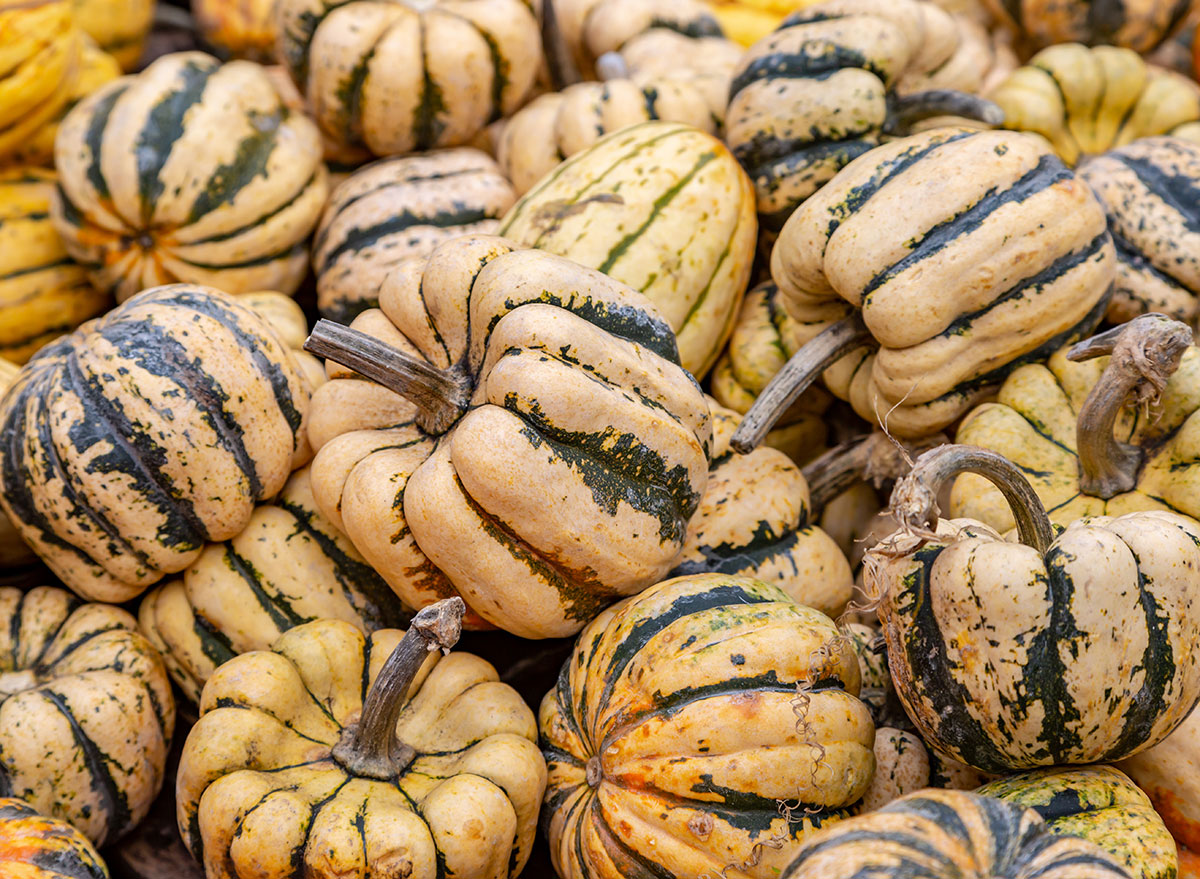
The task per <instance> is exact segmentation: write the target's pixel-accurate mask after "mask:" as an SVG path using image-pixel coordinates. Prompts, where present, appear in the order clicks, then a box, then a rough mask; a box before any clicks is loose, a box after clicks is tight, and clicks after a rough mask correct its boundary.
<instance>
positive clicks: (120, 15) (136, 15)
mask: <svg viewBox="0 0 1200 879" xmlns="http://www.w3.org/2000/svg"><path fill="white" fill-rule="evenodd" d="M71 5H72V7H73V10H72V13H71V14H72V18H73V19H74V21H75V24H76V26H78V27H80V28H82V29H83V30H84V31H85V32H86V33H87V34H88V35H89V36H90V37H91V38H92V39H94V40H95V41H96V42H97V43H98V44H99V46H100V48H101V49H103V50H104V51H105V52H107V53H108V54H109V55H112V56H113V57H114V58H115V59H116V60H117V63H118V64H120V65H121V69H122V70H133V69H134V68H135V67H136V66H137V63H138V60H139V59H140V58H141V57H142V47H143V44H144V43H145V41H146V35H147V34H148V33H149V32H150V26H151V24H152V23H153V21H154V0H71Z"/></svg>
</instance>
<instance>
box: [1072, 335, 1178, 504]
mask: <svg viewBox="0 0 1200 879" xmlns="http://www.w3.org/2000/svg"><path fill="white" fill-rule="evenodd" d="M1191 344H1192V331H1191V329H1190V328H1189V327H1188V325H1187V324H1184V323H1181V322H1179V321H1177V320H1172V319H1171V318H1169V317H1167V316H1166V315H1165V314H1158V313H1157V312H1151V313H1149V314H1143V315H1139V316H1138V317H1136V318H1134V319H1133V320H1131V321H1129V322H1128V323H1126V324H1122V325H1121V326H1119V327H1116V328H1114V329H1111V330H1108V331H1107V332H1103V333H1100V334H1098V335H1095V336H1092V338H1090V339H1085V340H1084V341H1082V342H1080V343H1079V344H1077V345H1075V346H1073V347H1072V348H1071V350H1070V351H1068V352H1067V358H1068V359H1069V360H1075V361H1079V360H1090V359H1092V358H1093V357H1101V356H1103V355H1105V354H1110V355H1112V357H1111V359H1110V360H1109V361H1108V365H1107V366H1106V367H1104V372H1103V373H1101V375H1100V379H1099V380H1098V381H1097V382H1096V384H1095V385H1094V386H1093V387H1092V390H1091V392H1090V393H1089V394H1088V396H1087V399H1086V400H1084V403H1083V406H1082V407H1081V408H1080V410H1079V418H1078V420H1077V421H1076V423H1075V443H1076V446H1077V447H1078V451H1079V488H1080V489H1081V490H1082V491H1083V492H1084V493H1085V494H1090V495H1092V496H1093V497H1099V498H1104V499H1105V500H1107V499H1108V498H1111V497H1113V496H1114V495H1118V494H1121V493H1122V492H1126V491H1131V490H1132V489H1133V488H1134V486H1136V485H1137V477H1138V471H1139V470H1140V469H1141V466H1142V461H1143V459H1144V457H1145V452H1144V451H1143V449H1142V448H1141V446H1136V445H1133V444H1131V443H1123V442H1121V441H1119V440H1118V439H1117V438H1116V437H1115V436H1114V435H1113V427H1114V426H1115V425H1116V422H1117V416H1118V415H1119V414H1120V413H1121V409H1122V408H1123V407H1124V406H1126V405H1127V404H1128V403H1130V402H1131V401H1132V402H1138V403H1143V404H1146V403H1150V402H1152V401H1154V400H1156V399H1158V396H1159V394H1161V393H1162V391H1163V388H1165V387H1166V385H1167V381H1168V380H1170V378H1171V376H1172V375H1173V374H1174V373H1175V370H1177V369H1178V368H1179V361H1180V359H1181V358H1182V357H1183V352H1184V351H1186V350H1187V349H1188V346H1189V345H1191Z"/></svg>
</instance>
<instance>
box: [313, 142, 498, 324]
mask: <svg viewBox="0 0 1200 879" xmlns="http://www.w3.org/2000/svg"><path fill="white" fill-rule="evenodd" d="M516 200H517V196H516V193H515V192H514V191H513V187H512V186H511V185H510V184H509V182H508V181H507V180H506V179H505V178H504V175H503V174H502V173H501V171H500V168H499V167H497V165H496V163H495V162H494V161H493V160H492V159H491V157H489V156H488V155H486V154H485V153H482V152H480V151H479V150H476V149H471V148H469V147H460V148H457V149H450V150H439V151H436V152H430V153H422V154H420V155H415V156H406V157H404V158H398V159H384V160H381V161H378V162H375V163H373V164H371V165H368V166H366V167H365V168H361V169H359V170H358V171H355V172H354V173H353V174H351V175H350V177H348V178H347V179H346V180H344V181H342V182H341V183H340V184H338V186H337V188H336V189H334V191H333V194H332V195H331V196H330V198H329V202H328V203H327V204H326V205H325V210H324V212H323V213H322V215H321V222H320V223H319V224H318V225H317V233H316V237H315V238H314V240H313V253H312V262H313V269H314V270H315V271H316V273H317V307H318V308H320V310H321V314H322V315H324V316H325V317H328V318H331V319H332V320H336V321H337V322H338V323H349V322H350V321H351V320H353V319H354V318H355V317H356V316H357V315H358V314H360V313H361V312H363V311H366V310H367V309H368V308H374V307H375V306H376V305H378V304H379V287H380V285H381V284H382V283H383V280H384V278H385V277H386V276H387V274H388V272H390V271H391V270H392V269H393V268H395V267H396V266H397V265H398V264H399V263H400V262H401V261H402V260H405V259H409V258H420V259H424V257H426V256H428V255H429V253H430V252H431V251H432V250H433V249H434V248H435V247H436V246H437V245H439V244H441V243H442V242H443V241H445V240H447V239H449V238H457V237H459V236H462V235H473V234H483V235H489V234H491V233H493V232H495V231H496V228H497V227H498V226H499V225H500V218H501V217H502V216H504V212H505V211H507V210H508V209H509V208H510V207H512V204H513V202H514V201H516Z"/></svg>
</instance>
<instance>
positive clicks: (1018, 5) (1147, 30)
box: [985, 0, 1193, 54]
mask: <svg viewBox="0 0 1200 879" xmlns="http://www.w3.org/2000/svg"><path fill="white" fill-rule="evenodd" d="M985 2H986V4H987V6H988V8H989V9H990V10H991V12H992V13H993V14H994V15H995V16H996V18H997V19H999V20H1000V21H1001V22H1002V23H1004V24H1005V25H1007V26H1009V27H1012V28H1015V29H1016V30H1017V31H1018V32H1019V33H1020V35H1021V36H1022V37H1024V38H1025V39H1026V40H1028V41H1029V42H1030V43H1032V44H1033V45H1034V47H1035V48H1041V47H1042V46H1049V45H1050V44H1052V43H1087V44H1088V45H1092V46H1101V45H1106V46H1120V47H1122V48H1126V49H1132V50H1133V51H1135V52H1140V53H1143V54H1144V53H1146V52H1150V51H1152V50H1153V49H1154V48H1156V47H1157V46H1158V45H1159V44H1160V43H1162V42H1163V41H1164V40H1166V39H1167V38H1168V37H1170V36H1171V35H1172V34H1173V33H1175V31H1176V30H1178V29H1179V27H1180V25H1181V24H1182V23H1183V21H1184V20H1185V19H1186V18H1187V17H1188V13H1189V12H1191V10H1192V8H1193V4H1192V2H1191V0H1120V2H1111V0H1102V2H1094V0H1092V2H1088V0H1071V2H1065V3H1064V2H1058V0H985Z"/></svg>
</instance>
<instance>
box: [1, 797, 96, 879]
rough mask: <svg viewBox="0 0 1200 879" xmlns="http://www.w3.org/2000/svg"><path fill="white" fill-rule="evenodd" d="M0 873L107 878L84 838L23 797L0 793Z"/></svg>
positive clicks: (44, 878)
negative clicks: (39, 810) (22, 798)
mask: <svg viewBox="0 0 1200 879" xmlns="http://www.w3.org/2000/svg"><path fill="white" fill-rule="evenodd" d="M0 875H3V876H6V877H9V879H108V867H107V866H105V864H104V861H102V860H101V859H100V855H99V853H97V851H96V849H95V848H93V847H92V844H91V842H89V841H88V838H87V837H86V836H84V835H83V834H82V833H80V832H79V831H78V830H76V829H75V828H74V827H72V826H71V825H70V824H68V823H67V822H66V821H63V820H61V819H59V818H48V817H46V816H45V815H39V814H38V811H37V809H35V808H33V807H32V806H30V805H29V804H28V803H27V802H25V801H24V800H18V799H16V798H14V797H0Z"/></svg>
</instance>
